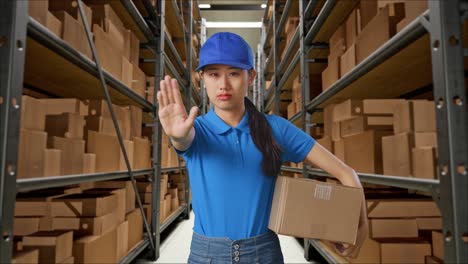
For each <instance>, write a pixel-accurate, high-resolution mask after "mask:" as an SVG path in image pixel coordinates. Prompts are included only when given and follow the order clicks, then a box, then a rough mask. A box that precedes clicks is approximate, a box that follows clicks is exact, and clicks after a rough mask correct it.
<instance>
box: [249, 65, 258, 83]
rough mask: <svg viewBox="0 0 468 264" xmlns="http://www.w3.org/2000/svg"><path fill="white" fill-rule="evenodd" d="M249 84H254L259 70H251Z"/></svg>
mask: <svg viewBox="0 0 468 264" xmlns="http://www.w3.org/2000/svg"><path fill="white" fill-rule="evenodd" d="M249 73H250V74H249V85H253V82H254V80H255V77H256V76H257V71H256V70H255V69H252V70H250V71H249Z"/></svg>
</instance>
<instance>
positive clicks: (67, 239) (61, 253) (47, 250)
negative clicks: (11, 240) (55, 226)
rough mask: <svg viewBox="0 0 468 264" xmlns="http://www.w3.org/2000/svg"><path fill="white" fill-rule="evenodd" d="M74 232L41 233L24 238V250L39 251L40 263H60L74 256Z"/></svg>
mask: <svg viewBox="0 0 468 264" xmlns="http://www.w3.org/2000/svg"><path fill="white" fill-rule="evenodd" d="M72 246H73V232H71V231H50V232H48V231H40V232H37V233H34V234H31V235H28V236H25V237H23V248H24V249H25V250H29V249H39V263H60V262H62V261H64V260H65V259H67V258H68V257H69V256H71V255H72Z"/></svg>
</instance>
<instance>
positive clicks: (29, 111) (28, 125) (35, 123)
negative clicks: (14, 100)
mask: <svg viewBox="0 0 468 264" xmlns="http://www.w3.org/2000/svg"><path fill="white" fill-rule="evenodd" d="M21 101H22V104H23V106H22V107H21V123H20V127H21V128H22V129H28V130H36V131H44V128H45V112H44V105H43V104H42V101H41V100H40V99H36V98H34V97H31V96H27V95H23V96H22V97H21Z"/></svg>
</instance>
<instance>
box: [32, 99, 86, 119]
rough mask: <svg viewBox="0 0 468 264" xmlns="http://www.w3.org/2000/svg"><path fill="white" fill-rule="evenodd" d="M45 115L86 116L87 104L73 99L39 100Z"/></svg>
mask: <svg viewBox="0 0 468 264" xmlns="http://www.w3.org/2000/svg"><path fill="white" fill-rule="evenodd" d="M39 100H40V102H41V103H42V105H43V107H44V111H45V114H46V115H61V114H64V113H72V114H75V113H76V114H79V115H82V116H86V115H88V105H89V103H88V102H84V101H81V100H79V99H74V98H60V99H58V98H53V99H49V98H47V99H39Z"/></svg>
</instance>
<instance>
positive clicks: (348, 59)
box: [340, 44, 356, 76]
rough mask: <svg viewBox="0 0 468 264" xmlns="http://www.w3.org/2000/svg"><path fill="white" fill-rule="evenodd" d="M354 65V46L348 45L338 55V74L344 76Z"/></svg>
mask: <svg viewBox="0 0 468 264" xmlns="http://www.w3.org/2000/svg"><path fill="white" fill-rule="evenodd" d="M355 66H356V46H355V45H354V44H353V45H351V46H349V48H348V49H347V50H346V52H345V53H343V55H341V57H340V75H341V76H344V75H346V74H347V73H348V72H350V71H351V70H352V69H354V67H355Z"/></svg>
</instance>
